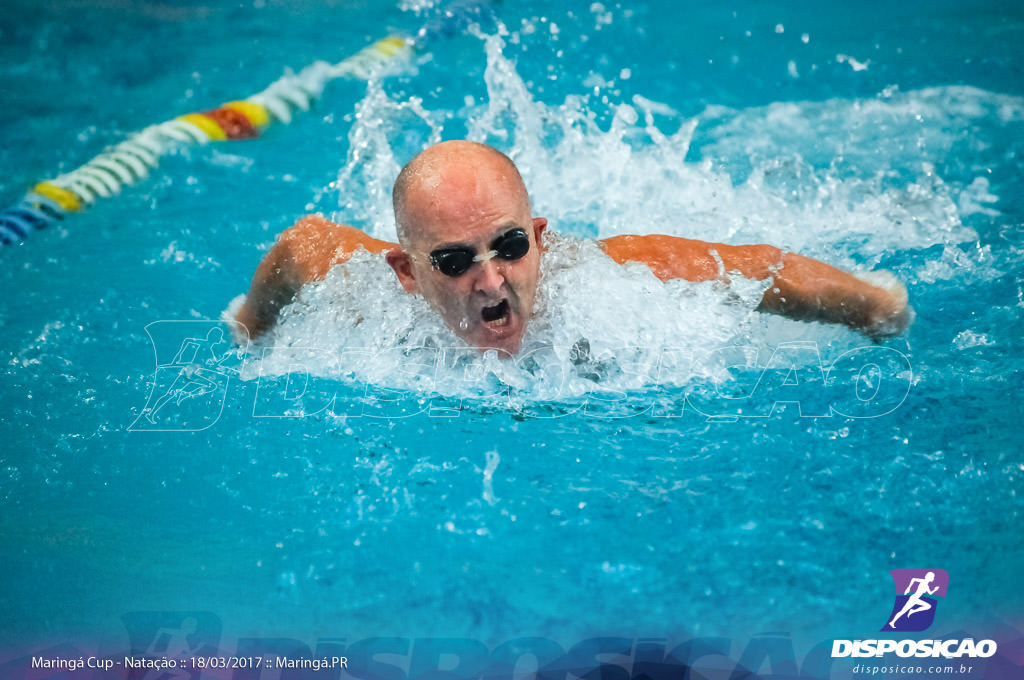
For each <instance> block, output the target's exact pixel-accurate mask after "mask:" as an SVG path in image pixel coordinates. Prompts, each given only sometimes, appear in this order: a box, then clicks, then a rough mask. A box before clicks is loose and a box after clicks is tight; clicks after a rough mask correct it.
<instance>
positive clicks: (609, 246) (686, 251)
mask: <svg viewBox="0 0 1024 680" xmlns="http://www.w3.org/2000/svg"><path fill="white" fill-rule="evenodd" d="M599 243H600V245H601V247H602V248H604V251H605V252H606V253H607V254H608V256H609V257H611V258H612V259H613V260H615V261H616V262H618V263H620V264H623V263H625V262H642V263H644V264H646V265H647V266H648V267H650V269H651V271H652V272H653V273H654V275H655V276H657V277H658V278H660V279H661V280H662V281H668V280H670V279H685V280H687V281H712V280H715V279H720V278H723V275H724V274H727V273H729V272H739V274H741V275H742V276H743V277H745V278H749V279H756V280H759V281H763V280H765V279H768V278H771V279H772V286H771V287H770V288H769V289H768V290H767V291H765V293H764V297H763V298H762V299H761V304H760V305H759V307H758V309H759V310H761V311H765V312H772V313H775V314H780V315H782V316H786V317H789V318H791V319H797V320H800V321H823V322H827V323H841V324H843V325H846V326H849V327H850V328H853V329H855V330H858V331H860V332H862V333H864V334H865V335H868V336H869V337H872V338H881V337H886V336H892V335H898V334H900V333H901V332H903V330H904V329H905V328H906V327H907V324H908V323H909V320H910V308H909V307H908V305H907V298H906V290H905V289H904V288H903V287H902V285H900V284H899V283H898V282H894V285H893V286H892V287H891V288H888V289H887V288H883V287H881V286H876V285H873V284H871V283H868V282H867V281H863V280H861V279H859V278H857V277H856V276H853V275H852V274H848V273H847V272H844V271H843V270H841V269H837V268H835V267H832V266H831V265H827V264H825V263H824V262H819V261H818V260H813V259H811V258H809V257H804V256H802V255H797V254H796V253H789V252H784V251H782V250H780V249H779V248H776V247H774V246H770V245H749V246H730V245H725V244H720V243H707V242H705V241H697V240H693V239H684V238H679V237H676V236H664V235H660V234H652V235H648V236H614V237H612V238H608V239H605V240H603V241H600V242H599Z"/></svg>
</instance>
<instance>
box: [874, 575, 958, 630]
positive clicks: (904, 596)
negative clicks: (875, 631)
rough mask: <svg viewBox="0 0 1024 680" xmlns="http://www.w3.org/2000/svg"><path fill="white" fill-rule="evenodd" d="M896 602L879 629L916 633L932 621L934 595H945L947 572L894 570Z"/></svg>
mask: <svg viewBox="0 0 1024 680" xmlns="http://www.w3.org/2000/svg"><path fill="white" fill-rule="evenodd" d="M889 575H890V576H892V580H893V584H894V585H895V586H896V602H895V603H894V604H893V607H892V613H890V614H889V619H888V621H887V623H886V624H885V626H884V627H883V628H882V631H884V632H892V631H899V632H904V633H918V632H921V631H922V630H927V629H928V628H929V627H930V626H931V625H932V622H933V621H934V620H935V608H936V606H938V603H939V601H938V600H937V599H936V598H937V597H945V596H946V588H947V587H948V586H949V574H948V573H946V570H945V569H893V570H892V571H890V572H889Z"/></svg>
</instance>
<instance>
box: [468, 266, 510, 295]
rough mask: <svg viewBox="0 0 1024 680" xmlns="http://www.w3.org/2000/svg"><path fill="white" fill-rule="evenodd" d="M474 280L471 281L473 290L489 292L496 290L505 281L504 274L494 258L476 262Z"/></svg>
mask: <svg viewBox="0 0 1024 680" xmlns="http://www.w3.org/2000/svg"><path fill="white" fill-rule="evenodd" d="M474 269H475V270H476V280H475V281H473V288H474V290H479V291H484V292H489V291H494V290H498V289H499V288H501V286H502V285H503V284H504V283H505V275H504V274H503V273H502V270H501V265H499V264H498V262H496V261H495V260H493V259H492V260H486V261H483V262H479V263H477V266H476V267H475V268H474Z"/></svg>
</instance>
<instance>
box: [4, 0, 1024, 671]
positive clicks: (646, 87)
mask: <svg viewBox="0 0 1024 680" xmlns="http://www.w3.org/2000/svg"><path fill="white" fill-rule="evenodd" d="M14 4H16V5H19V6H18V7H17V8H16V9H17V10H18V11H11V12H7V13H5V14H4V16H3V17H2V18H0V37H2V40H0V89H2V91H3V93H4V98H3V99H4V106H3V108H2V109H0V127H2V129H3V131H4V133H5V134H4V139H5V144H4V145H3V147H2V148H0V161H2V163H3V166H4V167H5V168H6V169H7V172H5V173H4V174H3V176H0V197H3V200H5V201H7V204H13V203H14V202H16V201H17V200H18V199H19V197H20V196H21V195H22V193H23V192H24V191H25V190H26V189H28V188H29V187H31V186H32V185H33V184H34V183H35V182H36V181H39V180H41V179H45V178H48V177H52V176H54V175H56V174H58V173H59V172H63V171H69V170H71V169H73V168H75V167H77V166H78V165H80V164H82V163H84V162H85V161H87V160H88V159H90V158H92V157H93V156H94V155H95V154H96V153H99V152H100V151H101V150H102V149H103V148H104V147H106V146H107V145H110V144H113V143H116V142H118V141H120V140H121V139H123V138H124V136H125V135H126V134H128V133H130V132H132V131H135V130H139V129H142V128H143V127H145V126H147V125H149V124H151V123H154V122H159V121H162V120H166V119H168V118H171V117H173V116H175V115H179V114H182V113H186V112H190V111H196V110H205V109H209V108H212V107H214V106H216V105H217V104H219V103H221V102H223V101H228V100H231V99H237V98H241V97H244V96H247V95H249V94H252V93H254V92H256V91H259V90H260V89H262V88H263V87H265V86H266V85H267V84H269V83H270V82H272V81H273V80H274V79H276V78H278V77H279V76H280V75H281V74H282V73H283V72H284V69H285V68H291V69H295V70H298V69H300V68H302V67H303V66H305V65H306V64H308V63H311V62H312V61H314V60H316V59H326V60H329V61H338V60H341V59H343V58H344V57H346V56H348V55H350V54H352V53H354V52H355V51H357V50H358V49H360V48H362V47H364V46H365V45H367V44H369V43H370V42H371V41H373V40H376V39H378V38H381V37H384V36H385V35H387V34H389V32H390V31H392V30H399V31H401V32H405V33H408V34H412V33H414V32H415V31H416V29H417V27H418V26H420V25H422V24H423V23H424V22H426V21H428V20H429V19H430V17H432V16H434V13H435V12H436V11H437V8H436V7H435V6H434V5H435V4H436V3H431V2H429V0H427V1H424V2H413V1H403V3H401V4H400V5H392V4H387V3H352V4H351V6H350V5H347V4H344V3H335V2H312V1H311V0H310V1H305V2H297V3H296V2H290V3H283V2H273V1H271V0H266V1H263V0H258V1H257V2H253V3H242V4H229V3H225V4H219V5H206V4H201V3H197V2H187V3H178V4H175V5H173V6H172V5H164V4H159V3H133V4H130V5H127V6H121V5H120V4H118V3H112V2H110V3H107V2H93V3H87V2H82V3H75V2H55V3H50V4H46V5H37V4H35V3H20V2H16V3H14ZM1022 41H1024V11H1022V9H1021V8H1020V7H1019V6H1017V5H1014V4H1012V3H1001V2H976V3H957V2H938V3H936V2H929V3H923V2H905V3H900V4H899V5H898V6H897V7H892V6H889V5H888V4H887V5H884V6H883V5H882V3H873V2H869V3H859V4H857V5H850V6H836V7H832V6H829V7H823V6H821V5H820V4H813V5H812V4H811V3H783V2H758V3H753V2H735V3H726V4H724V5H721V6H719V7H710V6H705V5H704V4H703V3H648V4H639V3H638V4H614V3H604V4H602V3H578V4H577V3H570V4H567V5H564V6H551V5H550V4H547V3H538V2H515V3H502V4H497V5H495V6H494V7H493V20H490V21H483V22H482V23H480V24H479V25H477V26H473V27H471V28H469V29H466V30H461V31H460V32H458V33H457V34H456V35H452V36H447V37H437V38H435V39H433V40H431V41H429V42H428V43H426V44H425V45H424V47H423V48H422V49H420V50H419V51H418V52H417V54H416V55H415V57H414V58H413V60H412V62H411V63H409V64H407V65H405V66H404V67H403V68H402V69H400V71H399V72H398V73H396V74H394V75H392V76H389V77H385V78H381V79H379V80H374V81H371V82H370V83H366V82H362V81H358V80H356V81H336V82H334V83H331V84H330V85H329V86H328V87H327V89H326V90H325V92H324V96H323V98H322V99H321V100H320V101H319V102H318V103H317V105H316V106H315V108H314V110H313V111H311V112H309V113H306V114H304V115H298V116H296V119H295V120H294V121H293V122H292V123H291V124H290V125H287V126H284V125H279V126H275V127H272V128H270V129H268V130H267V131H266V132H265V133H264V135H263V138H262V139H260V140H257V141H250V142H231V143H224V144H218V145H211V146H205V147H183V148H181V149H179V150H177V151H176V152H175V153H173V154H171V155H169V156H168V157H166V158H164V159H163V160H162V162H161V165H160V168H159V170H158V171H156V172H155V173H154V176H153V177H151V178H150V179H149V180H148V181H146V182H142V183H140V184H139V185H137V186H135V187H132V188H129V189H127V190H125V191H124V192H123V193H122V194H121V195H119V196H117V197H115V198H111V199H108V200H104V201H101V202H99V203H97V204H96V205H95V206H93V207H91V208H90V209H88V210H87V211H84V212H82V213H79V214H74V215H69V216H68V217H67V218H66V219H65V220H63V221H62V222H60V223H59V224H55V225H52V226H51V227H50V228H48V229H46V230H43V231H39V232H37V233H34V234H32V235H31V236H30V238H28V239H26V241H25V242H24V243H23V244H20V245H17V246H9V247H4V248H3V250H0V258H2V260H3V267H2V268H0V270H2V271H0V281H2V286H3V290H5V291H6V294H5V295H4V296H3V298H2V299H0V322H2V326H0V327H2V338H3V342H2V347H3V350H2V351H3V353H4V356H3V357H2V358H3V362H2V364H3V369H2V370H0V394H2V395H3V398H4V405H5V417H4V418H3V420H2V422H0V442H3V444H2V448H0V506H2V508H3V512H2V513H0V527H2V531H3V534H2V535H3V537H4V547H3V549H2V553H0V554H2V555H3V559H2V560H0V582H3V583H4V584H5V587H4V589H3V590H2V591H0V639H2V640H3V641H4V642H5V643H6V646H7V647H9V650H8V651H10V654H12V655H13V654H15V653H22V652H25V651H30V650H32V649H36V648H39V647H41V646H42V645H44V644H51V643H59V642H68V641H71V642H73V643H74V644H81V645H86V646H88V645H109V646H111V648H118V646H119V645H120V647H125V646H126V643H125V642H124V640H125V639H126V638H125V625H126V623H125V622H126V621H127V620H130V617H131V616H132V613H133V612H147V611H149V612H152V611H158V612H192V611H200V612H208V613H211V614H212V615H213V616H215V617H216V618H217V619H218V620H219V621H220V623H221V624H222V626H223V631H224V633H223V637H224V638H225V639H240V638H243V637H245V636H267V637H289V638H294V639H297V640H303V641H306V642H307V643H308V644H310V645H312V644H313V642H315V641H316V640H318V639H322V638H331V637H347V638H348V639H350V640H358V639H365V638H370V637H374V636H401V637H467V638H473V639H477V640H480V641H482V642H483V643H484V644H486V645H488V646H493V645H496V644H499V643H501V642H503V641H507V640H511V639H513V638H517V637H522V636H528V637H547V638H551V639H555V640H560V641H563V644H571V643H572V642H574V641H578V640H581V639H584V638H587V637H589V636H593V635H612V634H614V635H626V636H629V637H643V636H654V637H660V638H668V639H674V640H685V639H688V638H692V637H712V636H724V637H731V638H737V639H749V638H750V636H753V635H756V634H759V633H763V632H768V631H786V632H788V633H789V634H790V635H791V636H792V639H793V640H794V644H795V645H796V647H797V649H798V652H799V653H800V654H803V653H806V651H807V650H808V649H810V647H811V646H813V645H815V644H817V643H820V642H822V641H824V640H828V639H830V638H833V637H843V638H854V637H865V636H868V637H870V636H872V635H874V634H875V633H874V632H873V631H877V630H878V627H879V626H880V625H881V624H882V623H884V621H883V620H882V619H883V618H884V616H885V615H886V613H888V611H889V609H890V607H891V603H892V583H891V581H890V580H889V577H888V574H887V572H889V571H890V570H891V569H894V568H902V567H939V568H943V569H945V570H946V571H948V572H949V574H950V578H951V581H950V583H951V585H950V595H949V596H948V597H946V598H945V601H943V602H942V603H941V607H940V608H939V613H938V615H937V619H936V629H934V630H933V631H932V632H935V633H936V634H937V635H938V634H945V633H949V632H951V631H956V630H961V629H965V630H970V629H971V626H976V627H980V628H979V629H982V630H989V629H991V628H992V627H993V626H996V624H994V623H992V622H993V621H998V622H1002V623H1000V624H999V625H1002V624H1003V623H1006V624H1009V625H1011V626H1017V627H1018V629H1019V628H1020V626H1021V625H1022V623H1024V622H1022V619H1021V614H1022V611H1024V609H1022V598H1021V594H1020V593H1019V592H1018V591H1019V588H1015V587H1012V586H1014V585H1016V584H1018V583H1019V581H1020V579H1019V574H1020V572H1021V569H1022V568H1024V543H1022V533H1021V519H1022V499H1021V495H1020V493H1019V492H1020V490H1021V488H1022V477H1024V455H1022V453H1024V451H1022V450H1024V445H1022V438H1021V436H1020V433H1019V429H1018V423H1019V422H1020V420H1021V417H1022V416H1024V412H1022V409H1021V402H1020V399H1019V398H1018V396H1019V394H1020V392H1021V389H1022V388H1024V362H1022V353H1021V351H1020V346H1019V343H1020V339H1021V337H1022V335H1024V333H1022V331H1024V324H1022V320H1021V319H1022V315H1021V311H1022V307H1024V281H1022V279H1024V267H1022V262H1024V252H1022V246H1021V241H1022V236H1024V219H1022V216H1024V202H1022V198H1021V197H1022V196H1024V191H1022V186H1021V177H1022V176H1024V147H1022V141H1021V140H1024V78H1022V77H1021V76H1022V64H1024V60H1022V58H1021V56H1022V55H1021V52H1020V46H1021V45H1022V44H1024V42H1022ZM462 137H469V138H472V139H477V140H481V141H486V142H489V143H491V144H493V145H495V146H497V147H498V148H500V149H502V150H504V151H506V152H507V153H509V154H510V155H511V156H512V157H513V158H514V159H515V160H516V162H517V163H518V164H519V166H520V168H521V169H522V172H523V176H524V179H525V181H526V183H527V186H528V187H529V188H530V190H531V198H532V201H533V204H534V211H535V213H536V214H539V215H544V216H547V217H548V219H549V220H550V223H551V231H552V232H554V235H553V237H552V240H551V246H550V251H549V253H548V255H549V257H548V258H547V262H546V264H545V269H544V279H543V281H544V284H543V285H544V291H543V297H542V300H541V303H540V309H539V311H538V315H537V318H536V319H535V320H534V322H533V324H532V326H531V329H530V331H529V335H528V337H527V344H526V347H525V349H524V353H523V355H522V356H520V357H518V358H517V359H516V360H515V361H501V360H499V359H498V358H497V357H494V356H490V355H478V354H476V353H475V352H471V351H467V350H466V349H465V348H464V347H460V344H459V342H458V340H457V339H455V338H454V336H453V335H452V334H451V333H450V331H448V330H447V329H445V328H444V327H443V326H442V325H440V323H439V322H437V321H436V320H434V319H433V318H432V317H431V314H430V313H429V310H427V309H426V308H425V305H424V304H423V303H422V301H419V300H416V299H413V298H409V297H407V296H404V295H403V294H401V293H400V291H399V289H398V287H397V284H396V283H395V282H394V281H393V279H392V276H391V275H390V272H389V270H388V269H387V268H386V266H384V265H383V264H382V263H381V262H380V261H379V260H377V259H375V258H372V257H368V256H366V257H362V256H360V257H357V258H355V259H354V260H353V262H352V263H351V264H350V266H349V267H348V268H347V269H345V270H341V269H338V270H335V271H334V272H332V273H331V275H329V277H328V278H327V280H325V281H324V282H323V283H322V284H318V285H315V286H311V287H309V288H308V289H306V290H305V291H303V293H302V295H301V297H300V299H299V300H298V301H297V302H296V304H295V305H293V306H292V307H291V308H289V309H288V310H287V312H286V314H285V316H284V318H283V320H282V324H281V327H280V328H279V329H278V331H277V332H276V333H275V334H274V335H272V336H271V337H270V338H268V339H267V340H266V341H265V342H264V343H262V344H261V345H254V346H245V347H243V348H242V349H243V350H245V351H243V352H242V353H241V354H240V355H237V356H231V357H229V358H228V359H227V361H226V362H225V363H224V364H223V365H221V367H220V368H216V369H211V371H212V373H208V374H206V375H208V376H212V377H213V379H214V382H215V383H216V390H215V391H213V392H207V393H202V394H200V395H199V396H198V397H197V398H194V399H191V400H188V399H186V400H185V401H184V402H181V401H179V402H174V401H170V402H167V404H165V405H164V406H162V407H161V409H160V411H159V412H158V413H155V414H154V412H153V408H154V406H155V404H156V403H157V402H158V400H159V398H160V396H161V395H162V394H164V393H165V392H167V390H168V389H170V388H171V387H172V386H173V385H174V384H175V383H174V381H175V380H176V379H178V376H179V368H180V365H182V364H180V363H175V361H174V354H175V352H177V350H178V348H179V344H180V341H182V340H184V339H187V338H196V339H202V338H207V337H210V336H207V334H208V333H209V332H210V331H211V330H212V329H215V328H221V329H222V330H223V332H224V333H229V332H230V331H231V330H232V329H231V328H230V324H222V323H221V322H220V321H219V319H220V317H221V314H222V312H223V311H224V310H225V309H226V308H227V307H228V304H229V302H230V301H231V300H232V299H233V298H235V297H236V296H238V295H240V294H242V293H244V292H245V290H246V289H247V287H248V281H249V277H251V275H252V271H253V269H254V268H255V266H256V264H257V262H258V261H259V259H260V258H261V256H262V255H263V254H264V253H265V252H266V251H267V250H268V249H269V247H270V246H271V245H272V243H273V241H274V238H275V236H276V234H278V233H279V232H280V231H281V230H283V229H284V228H286V227H287V226H289V225H290V224H292V223H293V222H294V221H295V220H296V219H298V218H299V217H300V216H302V215H303V214H306V213H309V212H321V213H323V214H326V215H327V216H329V217H332V218H333V219H336V220H338V221H344V222H347V223H349V224H352V225H354V226H357V227H359V228H362V229H364V230H366V231H368V232H369V233H371V234H372V235H374V236H376V237H378V238H386V239H392V238H394V223H393V216H392V215H391V212H390V187H391V184H392V182H393V180H394V177H395V175H396V174H397V172H398V169H399V167H400V166H401V164H402V163H404V162H405V161H406V160H408V159H409V158H410V157H411V156H412V155H413V154H415V153H416V152H417V151H418V150H420V149H422V148H423V147H424V146H426V145H427V144H429V143H432V142H434V141H437V140H440V139H450V138H462ZM622 233H668V234H675V235H680V236H688V237H693V238H700V239H706V240H712V241H722V242H727V243H760V242H766V243H773V244H776V245H779V246H782V247H785V248H789V249H792V250H795V251H798V252H801V253H804V254H806V255H810V256H813V257H817V258H819V259H822V260H825V261H827V262H829V263H832V264H834V265H837V266H841V267H844V268H847V269H850V270H852V271H856V272H860V273H866V272H870V271H873V270H888V271H891V272H893V273H894V274H895V275H896V276H897V277H898V278H899V279H900V280H902V281H903V282H904V283H905V284H906V286H907V289H908V292H909V297H910V301H911V304H912V305H913V307H914V309H915V311H916V321H915V323H914V325H913V326H912V328H911V329H910V330H909V332H907V333H906V334H904V335H902V336H900V337H897V338H893V339H890V340H887V341H885V342H883V343H881V344H880V345H873V344H872V343H871V342H870V341H869V340H867V339H865V338H863V337H861V336H859V335H857V334H855V333H852V332H849V331H847V330H845V329H840V328H833V327H825V326H821V325H809V324H798V323H795V322H790V321H785V320H782V319H778V318H770V317H765V316H763V315H760V314H758V313H757V312H755V311H754V307H756V303H757V300H758V299H759V297H760V294H761V292H762V290H763V288H761V287H760V284H756V283H749V282H748V283H744V282H736V285H735V286H733V287H732V288H730V289H725V288H724V287H723V286H721V285H719V284H710V283H709V284H700V285H693V284H683V283H680V282H675V283H672V284H668V285H663V284H661V283H659V282H657V281H656V279H654V278H653V276H651V275H650V274H649V272H647V271H646V270H645V269H643V268H642V267H639V268H638V267H625V268H619V267H615V266H613V265H611V264H610V263H609V262H608V261H607V260H606V259H605V258H603V257H602V256H601V255H600V254H599V253H597V251H596V249H595V248H594V247H593V245H592V243H591V242H590V240H591V239H593V238H595V237H606V236H611V235H615V234H622ZM221 347H222V349H223V346H221ZM186 363H187V362H186ZM830 368H831V370H828V369H830ZM826 371H827V373H826ZM797 402H799V403H797ZM147 414H149V415H153V416H154V417H153V419H152V420H148V419H146V417H145V416H146V415H147ZM954 594H955V596H954ZM882 610H885V611H882ZM986 627H988V628H986ZM229 646H230V645H229ZM741 648H742V647H741ZM11 650H13V651H11Z"/></svg>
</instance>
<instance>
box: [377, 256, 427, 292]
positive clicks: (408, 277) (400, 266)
mask: <svg viewBox="0 0 1024 680" xmlns="http://www.w3.org/2000/svg"><path fill="white" fill-rule="evenodd" d="M384 259H385V260H386V261H387V263H388V264H389V265H390V266H391V268H392V269H394V270H395V275H396V276H398V282H399V283H401V284H402V288H404V289H405V292H406V293H412V294H413V295H415V294H416V293H419V292H420V287H419V285H417V283H416V277H415V276H414V275H413V273H412V258H411V257H410V256H409V253H407V252H405V251H404V250H402V249H401V248H393V249H391V250H389V251H388V254H387V255H385V256H384Z"/></svg>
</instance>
